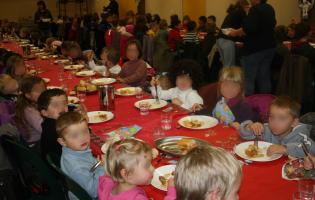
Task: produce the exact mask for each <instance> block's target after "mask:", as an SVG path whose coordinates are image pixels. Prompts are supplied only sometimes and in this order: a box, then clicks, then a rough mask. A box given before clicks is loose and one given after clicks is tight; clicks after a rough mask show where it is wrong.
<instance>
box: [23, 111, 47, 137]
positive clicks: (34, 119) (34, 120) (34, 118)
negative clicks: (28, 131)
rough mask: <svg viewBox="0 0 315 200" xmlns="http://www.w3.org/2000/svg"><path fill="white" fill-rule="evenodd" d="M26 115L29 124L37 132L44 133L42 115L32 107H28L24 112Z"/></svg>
mask: <svg viewBox="0 0 315 200" xmlns="http://www.w3.org/2000/svg"><path fill="white" fill-rule="evenodd" d="M24 115H25V119H26V121H27V123H28V124H29V125H30V126H31V127H32V128H33V129H34V130H35V131H36V132H37V133H41V132H42V125H41V124H42V122H43V118H42V117H41V115H40V113H39V112H38V111H37V110H36V109H35V108H32V107H28V108H26V109H25V110H24Z"/></svg>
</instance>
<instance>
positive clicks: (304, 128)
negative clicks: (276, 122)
mask: <svg viewBox="0 0 315 200" xmlns="http://www.w3.org/2000/svg"><path fill="white" fill-rule="evenodd" d="M250 123H252V121H250V120H248V121H245V122H243V123H242V124H241V126H240V134H241V137H242V138H243V139H246V140H253V139H255V135H254V134H253V133H252V132H251V131H250V130H248V129H247V128H246V126H247V125H248V124H250ZM310 130H311V126H310V125H306V124H299V125H298V126H296V127H294V128H293V129H292V131H291V133H289V134H288V135H287V136H285V137H284V138H280V137H279V136H276V135H274V134H273V133H272V132H271V130H270V128H269V125H268V124H267V123H266V124H264V130H263V134H262V136H263V141H265V142H270V143H272V144H280V145H284V146H286V148H287V154H288V155H290V156H294V157H298V158H301V157H305V154H304V152H303V149H302V142H303V141H304V143H305V144H306V146H307V148H308V150H309V152H310V153H311V154H312V155H315V143H314V141H313V140H312V139H311V138H309V135H310Z"/></svg>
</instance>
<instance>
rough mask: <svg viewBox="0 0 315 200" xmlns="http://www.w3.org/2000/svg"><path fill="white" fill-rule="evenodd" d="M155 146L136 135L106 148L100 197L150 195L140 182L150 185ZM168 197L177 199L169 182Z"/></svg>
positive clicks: (111, 199)
mask: <svg viewBox="0 0 315 200" xmlns="http://www.w3.org/2000/svg"><path fill="white" fill-rule="evenodd" d="M152 154H153V152H152V148H151V147H150V146H149V145H148V144H146V143H144V142H143V141H140V140H137V139H125V140H119V141H116V142H114V143H113V144H111V145H110V146H109V147H108V149H107V152H106V154H105V155H106V161H105V162H106V174H107V175H108V176H102V177H100V182H99V186H98V197H99V199H100V200H115V199H132V200H140V199H141V200H146V199H148V197H147V196H146V194H145V192H144V191H143V189H142V188H140V187H138V186H139V185H149V184H150V183H151V180H152V177H153V171H154V168H153V166H152V164H151V160H152ZM169 183H170V184H169V187H168V195H167V197H166V198H165V199H170V200H171V199H175V196H174V195H175V194H174V193H175V188H174V187H173V185H172V183H171V181H170V182H169Z"/></svg>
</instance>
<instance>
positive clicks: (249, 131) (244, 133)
mask: <svg viewBox="0 0 315 200" xmlns="http://www.w3.org/2000/svg"><path fill="white" fill-rule="evenodd" d="M239 130H240V136H241V137H242V138H243V139H245V140H253V139H255V138H256V135H261V134H262V133H263V131H264V126H263V125H262V124H261V123H258V122H256V123H253V122H252V121H250V120H247V121H244V122H243V123H241V125H240V128H239Z"/></svg>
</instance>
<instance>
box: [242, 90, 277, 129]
mask: <svg viewBox="0 0 315 200" xmlns="http://www.w3.org/2000/svg"><path fill="white" fill-rule="evenodd" d="M274 99H275V96H273V95H271V94H255V95H252V96H248V97H246V98H245V102H246V103H248V104H249V105H250V106H251V107H252V109H253V110H255V111H256V112H258V114H259V117H260V119H261V121H262V122H264V123H265V122H268V111H269V107H270V105H271V103H272V101H273V100H274Z"/></svg>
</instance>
